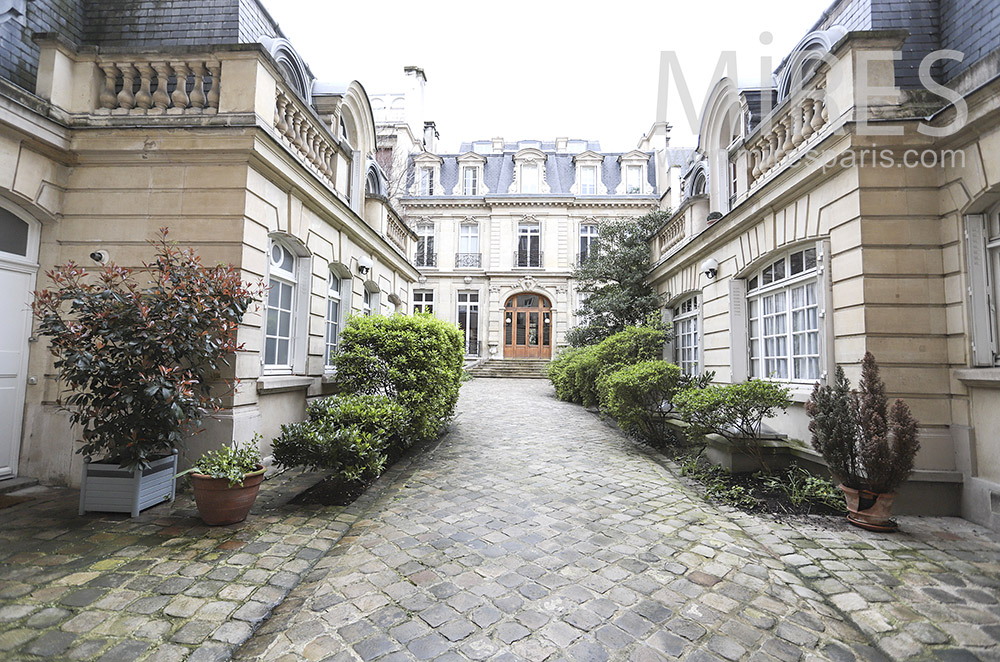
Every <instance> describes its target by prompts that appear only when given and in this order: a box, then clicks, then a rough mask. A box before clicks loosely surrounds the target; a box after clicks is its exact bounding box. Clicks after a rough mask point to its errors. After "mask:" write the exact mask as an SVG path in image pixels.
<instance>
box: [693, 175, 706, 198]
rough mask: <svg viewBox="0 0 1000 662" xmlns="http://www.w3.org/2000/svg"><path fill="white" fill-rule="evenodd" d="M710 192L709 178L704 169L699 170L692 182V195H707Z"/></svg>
mask: <svg viewBox="0 0 1000 662" xmlns="http://www.w3.org/2000/svg"><path fill="white" fill-rule="evenodd" d="M707 192H708V177H707V176H706V175H705V170H704V169H699V170H698V171H697V172H696V173H695V176H694V179H693V180H692V181H691V195H692V196H696V195H705V194H706V193H707Z"/></svg>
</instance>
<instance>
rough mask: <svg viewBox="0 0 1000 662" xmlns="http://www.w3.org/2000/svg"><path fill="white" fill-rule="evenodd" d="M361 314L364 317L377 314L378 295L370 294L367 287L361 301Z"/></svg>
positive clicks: (375, 293)
mask: <svg viewBox="0 0 1000 662" xmlns="http://www.w3.org/2000/svg"><path fill="white" fill-rule="evenodd" d="M361 314H362V315H364V316H365V317H371V316H372V315H378V314H379V309H378V293H377V292H372V291H371V290H369V289H368V288H367V287H365V294H364V297H362V299H361Z"/></svg>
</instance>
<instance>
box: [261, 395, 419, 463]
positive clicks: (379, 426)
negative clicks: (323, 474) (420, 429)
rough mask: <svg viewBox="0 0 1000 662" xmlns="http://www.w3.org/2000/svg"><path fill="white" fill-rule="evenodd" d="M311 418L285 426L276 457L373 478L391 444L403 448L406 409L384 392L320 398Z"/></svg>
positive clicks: (279, 460)
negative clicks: (402, 430) (402, 436)
mask: <svg viewBox="0 0 1000 662" xmlns="http://www.w3.org/2000/svg"><path fill="white" fill-rule="evenodd" d="M307 414H308V418H307V419H306V420H304V421H301V422H299V423H292V424H289V425H282V426H281V435H280V436H278V438H277V439H275V440H274V446H273V450H274V460H275V462H277V463H278V464H280V465H282V466H285V467H295V466H303V467H307V468H310V469H321V470H325V471H332V472H334V473H337V474H339V475H340V476H341V477H343V478H344V479H346V480H350V481H356V480H365V479H369V478H375V477H377V476H378V475H379V474H381V473H382V471H383V470H384V469H385V464H386V459H387V454H388V451H389V450H390V449H392V448H393V447H395V448H402V447H403V445H404V444H403V441H402V438H401V436H400V430H401V429H403V427H404V425H405V423H406V419H407V415H408V414H407V411H406V409H404V408H403V407H402V406H401V405H399V404H397V403H395V402H393V401H392V399H391V398H389V397H388V396H384V395H335V396H333V397H330V398H325V399H322V400H316V401H314V402H312V403H310V404H309V407H308V408H307Z"/></svg>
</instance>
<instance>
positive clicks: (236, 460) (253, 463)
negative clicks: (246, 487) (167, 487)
mask: <svg viewBox="0 0 1000 662" xmlns="http://www.w3.org/2000/svg"><path fill="white" fill-rule="evenodd" d="M259 448H260V435H259V434H255V435H254V436H253V441H251V442H250V443H249V444H244V445H242V446H240V445H238V444H233V445H232V446H223V447H222V448H219V449H217V450H214V451H205V452H204V453H202V456H201V457H200V458H198V462H197V463H196V464H195V465H194V466H193V467H191V468H190V469H188V470H187V471H182V472H180V473H179V474H177V478H180V477H181V476H184V475H186V474H190V473H199V474H202V475H205V476H208V477H210V478H226V479H228V480H229V487H235V486H236V485H241V484H242V483H243V479H244V478H245V477H246V475H247V474H248V473H252V472H254V471H262V470H263V469H262V468H261V459H260V450H259Z"/></svg>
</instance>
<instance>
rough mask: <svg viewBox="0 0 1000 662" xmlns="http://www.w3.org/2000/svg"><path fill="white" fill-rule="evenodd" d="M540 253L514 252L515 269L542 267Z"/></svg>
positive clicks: (541, 254) (541, 255)
mask: <svg viewBox="0 0 1000 662" xmlns="http://www.w3.org/2000/svg"><path fill="white" fill-rule="evenodd" d="M542 257H543V253H542V251H514V266H515V267H540V266H542Z"/></svg>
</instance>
